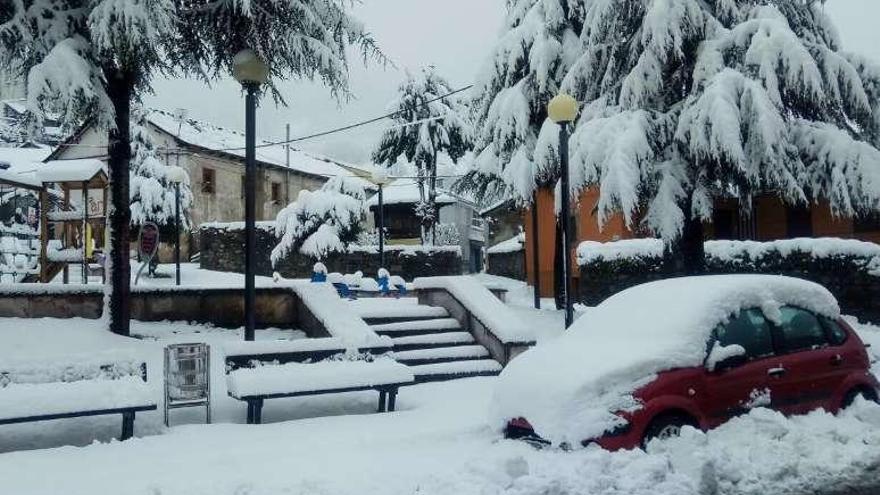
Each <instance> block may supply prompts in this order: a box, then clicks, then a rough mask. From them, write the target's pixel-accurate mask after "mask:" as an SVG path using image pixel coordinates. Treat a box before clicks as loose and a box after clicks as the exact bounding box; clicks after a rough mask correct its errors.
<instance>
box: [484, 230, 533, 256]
mask: <svg viewBox="0 0 880 495" xmlns="http://www.w3.org/2000/svg"><path fill="white" fill-rule="evenodd" d="M525 244H526V233H525V232H520V233H519V234H517V235H515V236H513V237H511V238H510V239H508V240H506V241H501V242H499V243H498V244H495V245H494V246H492V247H490V248H489V249H487V250H486V253H487V254H504V253H515V252H517V251H522V250H523V249H525Z"/></svg>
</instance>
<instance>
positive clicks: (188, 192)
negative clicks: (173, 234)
mask: <svg viewBox="0 0 880 495" xmlns="http://www.w3.org/2000/svg"><path fill="white" fill-rule="evenodd" d="M148 125H149V124H148V122H147V114H146V112H145V111H144V110H143V109H141V108H137V109H136V110H135V111H134V112H132V121H131V174H130V179H129V181H130V184H131V207H130V209H131V224H132V225H133V226H139V225H143V224H144V223H146V222H153V223H155V224H157V225H160V226H161V225H174V221H175V217H174V213H175V204H174V202H175V197H174V196H175V190H174V184H172V183H171V182H169V181H168V179H167V178H166V177H167V172H168V169H169V167H168V166H167V165H166V164H165V163H162V162H161V161H160V160H159V156H158V154H157V151H156V145H155V143H154V142H153V138H152V136H151V135H150V131H149V128H148ZM191 205H192V189H191V188H190V183H189V180H187V181H186V182H184V183H182V184H180V212H181V218H180V220H181V229H188V228H189V218H188V216H187V214H186V212H188V211H189V209H190V207H191Z"/></svg>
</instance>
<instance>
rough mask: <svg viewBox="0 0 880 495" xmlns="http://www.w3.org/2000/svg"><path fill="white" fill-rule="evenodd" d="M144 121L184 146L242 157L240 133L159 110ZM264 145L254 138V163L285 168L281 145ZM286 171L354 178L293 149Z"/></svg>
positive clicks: (337, 166) (332, 163)
mask: <svg viewBox="0 0 880 495" xmlns="http://www.w3.org/2000/svg"><path fill="white" fill-rule="evenodd" d="M147 119H148V120H149V121H150V123H152V124H153V125H155V126H156V127H158V128H160V129H162V130H163V131H165V132H167V133H168V134H170V135H172V136H176V137H177V138H178V139H179V140H180V141H183V142H184V143H187V144H190V145H193V146H198V147H200V148H204V149H206V150H210V151H217V152H223V153H228V154H231V155H235V156H237V157H240V158H244V154H245V153H244V145H245V139H244V133H242V132H239V131H236V130H233V129H226V128H223V127H218V126H215V125H213V124H209V123H206V122H200V121H198V120H193V119H184V120H183V121H182V122H181V121H180V120H179V119H178V118H177V117H176V116H175V115H173V114H171V113H169V112H164V111H162V110H151V111H150V112H149V114H148V115H147ZM267 144H269V141H264V140H261V139H257V146H258V148H257V150H256V153H257V160H259V161H261V162H264V163H268V164H271V165H276V166H279V167H286V165H285V164H286V151H285V148H284V145H280V144H279V145H273V146H263V147H259V146H262V145H267ZM290 168H291V169H292V170H296V171H299V172H302V173H305V174H311V175H318V176H324V177H331V176H336V175H343V176H354V175H356V174H354V173H353V172H352V171H350V170H348V169H346V168H344V167H343V166H341V165H340V164H339V163H337V162H335V161H334V160H330V159H329V158H325V157H320V156H316V155H314V154H311V153H306V152H305V151H302V150H299V149H296V148H290Z"/></svg>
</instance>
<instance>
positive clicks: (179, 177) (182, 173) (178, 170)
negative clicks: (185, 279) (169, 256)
mask: <svg viewBox="0 0 880 495" xmlns="http://www.w3.org/2000/svg"><path fill="white" fill-rule="evenodd" d="M169 169H170V170H168V173H167V174H166V175H165V176H166V178H167V179H168V182H170V183H172V184H174V280H175V285H180V184H182V183H184V182H186V170H184V169H183V168H182V167H176V166H175V167H169Z"/></svg>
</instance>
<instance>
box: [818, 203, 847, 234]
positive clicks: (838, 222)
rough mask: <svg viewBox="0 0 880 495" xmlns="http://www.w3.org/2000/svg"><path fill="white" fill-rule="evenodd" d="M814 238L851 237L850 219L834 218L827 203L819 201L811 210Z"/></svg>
mask: <svg viewBox="0 0 880 495" xmlns="http://www.w3.org/2000/svg"><path fill="white" fill-rule="evenodd" d="M812 217H813V218H812V221H813V236H814V237H853V220H852V218H844V217H836V216H834V214H833V213H831V206H830V203H828V201H824V200H823V201H819V202H818V203H817V204H815V205H813V210H812Z"/></svg>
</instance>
